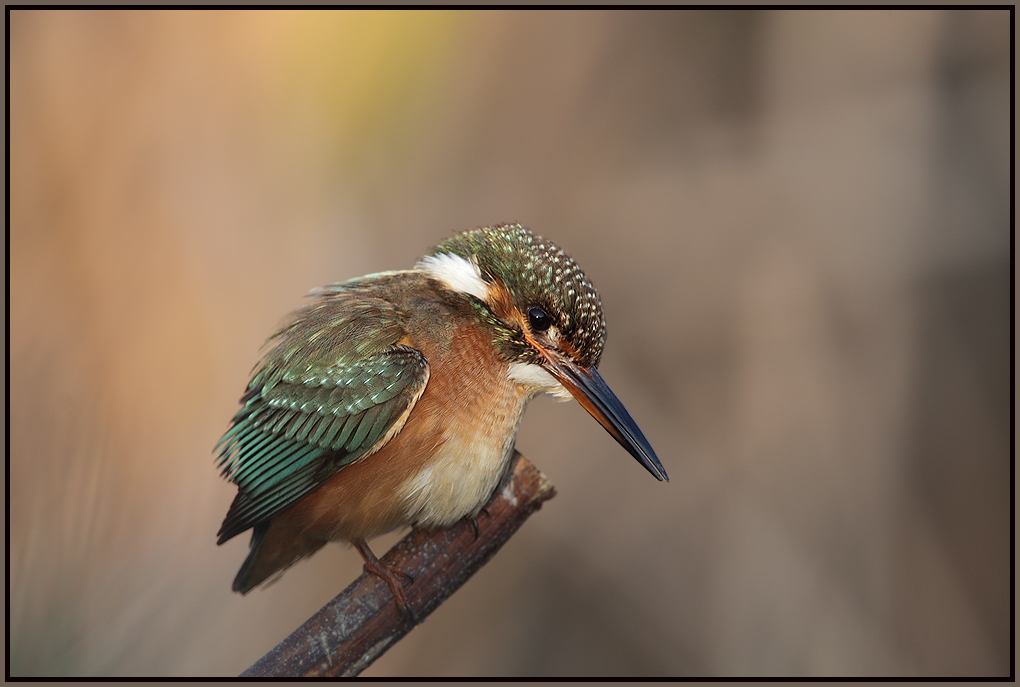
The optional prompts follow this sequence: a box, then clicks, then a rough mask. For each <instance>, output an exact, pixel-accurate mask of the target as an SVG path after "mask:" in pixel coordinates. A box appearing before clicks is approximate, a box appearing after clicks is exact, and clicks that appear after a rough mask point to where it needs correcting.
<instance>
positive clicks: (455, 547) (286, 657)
mask: <svg viewBox="0 0 1020 687" xmlns="http://www.w3.org/2000/svg"><path fill="white" fill-rule="evenodd" d="M514 457H515V458H516V459H517V464H516V466H515V467H514V470H513V473H512V475H511V477H510V479H509V480H508V481H507V483H506V485H505V486H504V487H503V489H502V490H497V494H496V496H495V497H494V498H493V499H492V501H491V502H490V503H489V504H488V505H487V506H486V511H487V512H488V516H486V514H485V513H482V514H480V515H479V519H478V523H477V526H478V531H477V536H476V533H475V530H474V529H473V528H472V525H471V523H469V522H466V521H461V522H459V523H457V524H456V525H454V526H453V527H450V528H448V529H445V530H437V531H434V532H429V531H424V530H412V531H411V532H410V534H408V535H407V536H406V537H404V538H403V539H401V540H400V542H398V543H397V545H396V546H394V547H393V548H392V549H390V550H389V552H387V553H386V555H385V556H383V561H385V562H386V563H388V564H389V565H391V566H396V567H397V568H398V569H399V570H402V571H404V572H406V573H408V574H409V575H411V576H412V577H413V578H414V583H413V584H411V585H409V586H408V587H406V588H405V594H406V595H407V601H408V604H409V606H410V608H411V610H412V611H413V612H414V618H413V619H409V618H407V617H405V616H404V615H402V614H401V613H400V611H398V610H397V607H396V604H395V603H394V601H393V595H392V594H391V593H390V589H389V587H387V586H386V583H385V582H383V580H381V579H380V578H378V577H376V576H375V575H371V574H369V573H363V574H362V575H361V577H359V578H358V579H357V580H355V581H354V583H353V584H351V586H349V587H348V588H347V589H345V590H344V591H342V592H341V593H340V594H339V595H338V596H337V597H336V598H334V599H333V600H332V601H330V602H329V603H328V604H326V605H325V606H324V607H323V608H322V610H320V611H319V612H318V613H316V614H315V615H314V616H312V617H311V618H309V619H308V621H307V622H306V623H305V624H304V625H302V626H301V627H299V628H298V629H297V630H295V631H294V633H293V634H292V635H291V636H290V637H287V639H285V640H283V641H282V642H280V644H279V645H277V647H276V648H275V649H273V650H272V651H270V652H269V653H268V654H266V655H265V656H263V657H262V658H261V659H259V660H258V661H257V662H256V663H255V664H254V665H253V666H251V667H250V668H248V670H246V671H244V672H243V673H241V677H297V676H306V677H313V676H320V675H322V676H345V677H352V676H355V675H357V674H359V673H360V672H361V671H362V670H364V669H365V668H367V667H368V666H369V665H371V663H372V661H374V660H375V659H376V658H378V657H379V656H381V655H382V654H383V652H385V651H386V650H387V649H388V648H390V647H391V646H393V645H394V644H395V643H396V642H397V641H398V640H399V639H400V638H401V637H403V636H404V635H405V634H407V633H408V632H410V631H411V629H412V628H413V627H414V626H415V625H417V624H418V623H420V622H421V621H423V620H424V619H425V618H426V617H427V616H428V615H429V613H431V612H432V611H433V610H435V609H436V608H437V607H438V606H439V604H441V603H443V601H445V600H446V599H447V597H449V596H450V595H451V594H453V592H455V591H457V589H458V588H459V587H460V586H461V585H462V584H464V583H465V582H466V581H467V580H468V578H470V577H471V576H472V575H473V574H474V573H475V572H476V571H478V569H479V568H481V567H482V566H483V565H485V563H487V562H488V560H489V559H490V558H492V556H493V554H495V553H496V551H498V550H499V549H500V547H501V546H503V544H504V543H506V541H507V540H508V539H509V538H510V536H511V535H512V534H513V533H514V532H516V531H517V528H519V527H520V526H521V524H523V522H524V521H525V520H527V518H528V516H529V515H531V514H532V513H533V512H535V511H536V510H538V509H539V508H540V507H541V505H542V502H543V501H548V500H549V499H551V498H552V497H553V496H555V495H556V491H555V489H553V486H552V484H551V483H550V482H549V481H548V480H547V479H546V478H545V475H543V474H542V473H541V472H539V470H538V469H537V468H536V467H535V466H534V465H532V464H531V463H530V462H529V461H528V459H526V458H524V457H523V456H521V455H520V454H519V453H517V452H516V451H515V452H514Z"/></svg>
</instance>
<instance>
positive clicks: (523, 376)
mask: <svg viewBox="0 0 1020 687" xmlns="http://www.w3.org/2000/svg"><path fill="white" fill-rule="evenodd" d="M507 377H509V378H510V381H512V382H515V383H516V384H520V385H521V386H523V387H524V388H526V389H528V390H529V391H530V392H531V393H533V394H551V395H552V396H553V398H555V399H556V400H558V401H569V400H570V399H572V398H573V396H572V395H571V393H570V392H569V391H567V390H566V388H565V387H564V386H563V385H562V384H560V383H559V382H558V381H556V379H555V378H554V377H553V376H552V375H551V374H549V373H548V372H546V371H545V370H544V369H542V367H541V366H539V365H535V364H534V363H511V364H510V367H509V368H508V369H507Z"/></svg>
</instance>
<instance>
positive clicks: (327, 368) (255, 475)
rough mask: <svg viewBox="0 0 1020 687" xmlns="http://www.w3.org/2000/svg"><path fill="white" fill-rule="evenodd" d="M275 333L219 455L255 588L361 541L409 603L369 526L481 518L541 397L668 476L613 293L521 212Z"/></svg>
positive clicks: (230, 529)
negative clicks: (611, 334)
mask: <svg viewBox="0 0 1020 687" xmlns="http://www.w3.org/2000/svg"><path fill="white" fill-rule="evenodd" d="M309 295H310V296H311V297H312V299H313V300H312V301H311V302H310V303H309V304H308V305H306V306H305V307H304V308H302V309H300V310H298V311H297V312H295V313H293V314H292V315H291V317H290V319H289V320H288V321H287V323H286V324H285V325H284V326H283V327H282V329H280V331H278V332H277V333H276V334H274V335H273V336H272V337H270V339H269V340H268V341H267V344H266V345H267V347H268V350H267V352H266V353H265V355H264V356H263V358H262V359H261V361H260V362H259V363H258V364H257V365H256V367H255V369H254V370H253V372H252V377H251V381H250V382H249V383H248V387H247V390H246V392H245V393H244V395H243V396H242V397H241V399H240V404H241V409H240V410H239V411H238V412H237V414H236V415H235V416H234V418H233V421H232V424H231V426H230V428H229V429H228V430H227V432H226V433H225V434H224V435H223V438H222V439H220V442H219V443H218V444H217V446H216V449H215V450H218V457H217V464H218V466H220V467H221V468H222V474H223V476H224V477H226V478H227V479H228V480H229V481H230V482H232V483H234V484H235V485H237V489H238V491H237V496H236V497H235V498H234V501H233V503H232V504H231V506H230V509H229V510H228V512H227V515H226V517H225V519H224V520H223V524H222V526H221V527H220V530H219V532H218V536H219V539H218V542H217V543H218V544H223V543H224V542H226V541H227V540H229V539H231V538H232V537H235V536H237V535H238V534H241V533H242V532H245V531H246V530H249V529H251V530H252V535H251V543H250V548H249V553H248V557H247V558H246V559H245V561H244V563H243V564H242V565H241V569H240V571H239V572H238V573H237V577H236V578H235V579H234V583H233V589H234V591H236V592H240V593H242V594H245V593H247V592H249V591H251V590H252V589H254V588H255V587H256V586H258V585H260V584H262V583H263V582H265V581H266V580H268V579H269V578H270V577H271V576H272V577H273V580H275V579H276V577H277V576H278V575H280V574H282V573H283V571H284V570H285V569H286V568H288V567H289V566H291V565H292V564H294V563H295V562H296V561H298V560H300V559H301V558H304V557H307V556H310V555H312V554H313V553H315V552H316V551H318V550H319V549H320V548H322V546H324V545H325V544H326V543H327V542H330V541H340V542H348V543H350V544H352V545H353V546H354V547H355V548H356V549H357V550H358V552H359V553H360V554H361V557H362V559H363V560H364V564H365V569H366V570H367V571H369V572H371V573H373V574H375V575H378V576H379V577H381V578H382V579H383V580H385V582H386V583H387V585H388V586H389V588H390V590H391V591H392V594H393V597H394V600H395V602H396V605H397V607H398V609H399V610H401V611H404V612H408V605H407V599H406V596H405V594H404V590H403V587H402V585H403V584H404V583H406V581H407V580H406V579H403V578H408V579H409V576H407V575H406V574H404V573H402V572H401V571H400V570H398V569H396V568H391V567H389V566H388V565H387V564H385V563H383V562H382V561H381V560H379V559H378V558H377V557H376V556H375V554H374V553H373V552H372V550H371V549H370V548H369V546H368V540H369V539H371V538H373V537H375V536H378V535H381V534H384V533H386V532H389V531H391V530H394V529H397V528H400V527H405V526H412V527H418V528H430V529H434V528H443V527H448V526H450V525H453V524H454V523H456V522H458V521H459V520H462V519H467V520H468V521H469V522H471V523H473V524H474V525H475V526H476V527H477V521H476V518H477V516H478V515H479V514H480V513H481V511H482V510H483V509H484V507H485V505H486V504H487V503H488V502H489V500H490V499H491V498H492V496H493V495H494V492H495V490H496V488H497V485H499V484H500V483H501V481H502V479H503V478H504V477H505V476H507V474H508V472H509V470H510V469H511V468H512V465H511V456H512V454H513V447H514V440H515V439H516V436H517V430H518V428H519V427H520V425H521V419H522V418H523V416H524V411H525V408H526V407H527V405H528V402H529V401H531V399H533V398H534V397H535V396H537V395H538V394H541V393H548V394H551V395H552V396H554V397H558V398H561V399H569V398H575V399H577V400H578V401H579V402H580V404H581V405H582V406H583V407H584V408H585V410H587V411H588V412H589V413H590V414H591V415H592V416H593V417H594V418H595V419H596V420H597V421H598V422H599V423H600V424H601V425H602V426H603V427H604V428H605V429H606V430H607V431H608V432H609V434H610V435H612V437H613V438H614V439H616V441H618V442H619V443H620V444H621V445H622V446H623V448H625V449H626V450H627V451H628V452H629V453H630V454H631V455H632V456H633V457H634V458H636V459H637V461H638V462H639V463H640V464H641V465H643V466H644V467H645V468H646V469H647V470H648V471H649V472H650V473H651V474H652V475H653V476H654V477H655V478H656V479H658V480H660V481H661V480H667V481H668V479H669V478H668V477H667V475H666V471H665V470H664V469H663V467H662V464H661V463H660V462H659V459H658V458H657V457H656V455H655V452H654V451H653V450H652V447H651V445H650V444H649V443H648V440H647V439H645V436H644V434H642V432H641V430H640V429H639V428H638V426H637V424H636V423H635V422H634V420H633V419H632V418H631V416H630V414H629V413H628V412H627V410H626V409H625V408H624V406H623V404H622V403H621V402H620V401H619V400H618V399H617V397H616V395H615V394H614V393H613V392H612V391H611V390H610V388H609V386H608V385H607V384H606V382H605V381H603V379H602V376H601V375H600V374H599V372H598V369H597V368H598V364H599V359H600V358H601V356H602V349H603V346H604V344H605V340H606V323H605V319H604V317H603V314H602V302H601V299H600V298H599V295H598V292H597V291H596V290H595V287H594V286H593V285H592V283H591V281H589V280H588V278H587V277H586V276H585V274H584V272H582V271H581V268H580V267H578V265H577V263H576V262H574V260H573V259H571V258H570V257H569V256H568V255H567V254H566V253H564V252H563V251H562V250H561V249H560V248H558V247H557V246H556V245H555V244H553V243H552V242H551V241H548V240H546V239H544V238H542V237H540V236H538V235H536V234H534V233H532V232H531V230H529V229H527V228H526V227H523V226H521V225H520V224H500V225H496V226H492V227H484V228H479V229H474V230H471V231H466V232H463V233H460V234H456V235H454V236H453V237H451V238H448V239H446V240H445V241H442V242H441V243H440V244H439V245H438V246H436V247H435V248H434V249H433V250H432V252H431V253H429V254H428V255H426V256H425V257H423V258H422V259H421V260H420V261H418V263H417V264H416V265H415V266H414V269H411V270H403V271H393V272H380V273H376V274H370V275H368V276H365V277H360V278H357V279H352V280H350V281H347V282H342V283H336V284H332V285H329V286H325V287H321V288H318V289H315V290H313V291H312V293H311V294H309Z"/></svg>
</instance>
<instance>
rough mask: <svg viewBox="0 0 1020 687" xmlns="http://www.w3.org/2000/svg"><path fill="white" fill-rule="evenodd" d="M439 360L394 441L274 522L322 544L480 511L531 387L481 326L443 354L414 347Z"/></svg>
mask: <svg viewBox="0 0 1020 687" xmlns="http://www.w3.org/2000/svg"><path fill="white" fill-rule="evenodd" d="M409 343H410V344H411V345H413V346H415V347H416V348H418V349H419V350H421V351H422V353H423V354H424V355H425V357H426V359H427V360H428V361H429V368H430V376H429V382H428V385H427V386H426V388H425V391H424V392H423V393H422V396H421V398H420V399H419V400H418V402H417V404H415V406H414V407H413V408H412V410H411V413H410V415H409V416H408V418H407V422H406V423H405V424H404V427H403V429H402V430H400V432H399V433H397V435H396V436H394V437H393V438H392V439H391V440H390V441H389V443H388V444H386V445H385V446H384V447H383V448H382V449H380V450H379V451H377V452H376V453H374V454H372V455H370V456H368V457H367V458H364V459H363V460H361V461H359V462H357V463H354V464H352V465H349V466H347V467H346V468H344V469H343V470H341V471H340V472H338V473H337V474H336V475H334V476H333V477H332V478H330V479H329V480H328V481H327V482H326V483H324V484H323V485H322V486H321V487H319V488H318V489H316V490H315V491H314V492H312V493H311V494H309V495H308V496H307V497H305V498H304V499H302V500H301V501H299V502H298V503H296V504H294V505H293V506H291V507H290V508H288V509H286V510H284V511H282V512H281V513H280V514H279V515H277V516H276V517H275V518H274V528H275V527H286V528H287V529H292V530H297V531H300V532H302V533H304V534H305V535H307V536H311V537H314V538H321V539H348V540H351V539H369V538H371V537H374V536H376V535H379V534H382V533H384V532H388V531H390V530H392V529H394V528H396V527H399V526H401V525H411V524H415V523H417V524H420V525H424V526H445V525H449V524H452V523H453V522H455V521H456V520H458V519H460V518H462V517H464V516H465V515H469V514H474V513H477V511H478V510H479V509H481V507H482V506H483V505H484V504H485V502H486V501H487V499H488V497H489V496H490V495H491V493H492V489H493V488H494V487H495V485H496V483H497V481H498V479H499V477H500V474H501V472H502V469H503V468H504V467H505V459H506V458H508V456H509V453H510V449H511V447H512V443H513V438H514V436H515V435H516V432H517V427H518V426H519V423H520V419H521V416H522V415H523V412H524V407H525V405H526V404H527V401H528V398H527V396H526V393H525V391H524V390H523V389H522V388H521V387H519V386H517V385H516V384H514V383H512V382H511V381H510V380H509V379H508V378H507V374H506V363H504V362H502V361H500V360H499V359H498V358H497V357H496V356H495V353H494V351H493V348H492V345H491V342H490V341H489V340H488V339H487V338H486V336H485V335H484V334H483V333H482V332H480V331H478V330H477V329H476V328H474V327H471V326H469V325H466V324H465V325H462V326H460V327H459V328H458V329H457V330H456V332H455V333H454V335H453V338H452V340H451V345H450V346H449V347H444V349H443V350H442V351H440V350H436V349H434V348H432V347H430V346H429V343H428V342H427V341H413V340H412V341H411V342H409Z"/></svg>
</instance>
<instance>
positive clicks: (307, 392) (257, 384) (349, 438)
mask: <svg viewBox="0 0 1020 687" xmlns="http://www.w3.org/2000/svg"><path fill="white" fill-rule="evenodd" d="M380 278H381V279H384V280H385V278H386V277H385V276H383V277H380ZM373 285H374V284H373V280H372V279H368V280H365V279H363V280H359V281H355V282H349V283H347V284H339V285H335V286H333V287H328V288H327V289H324V290H323V291H322V293H321V295H320V296H319V297H318V298H317V301H316V302H315V303H314V304H312V305H311V306H309V307H307V308H305V309H303V310H302V311H299V312H298V313H296V317H295V319H294V320H293V322H292V323H291V324H290V325H288V326H287V327H285V328H284V329H283V330H282V331H280V332H279V333H278V334H276V335H275V336H274V337H273V338H272V339H270V342H275V346H274V347H273V348H272V349H271V350H270V351H269V353H267V354H266V356H265V357H264V358H263V359H262V362H261V363H260V365H259V367H258V369H257V371H256V373H255V375H254V376H253V378H252V380H251V382H250V383H249V384H248V391H247V393H245V395H244V396H243V397H242V399H241V403H242V407H241V410H240V411H238V413H237V414H236V415H235V416H234V420H233V425H232V427H231V428H230V429H229V430H228V431H227V433H226V434H225V435H224V436H223V438H222V439H221V440H220V443H219V444H218V448H219V449H220V452H219V459H218V464H219V465H220V466H222V467H223V474H224V476H226V477H227V478H228V479H229V480H230V481H231V482H234V483H235V484H237V486H238V495H237V498H236V499H235V500H234V503H233V505H231V507H230V511H229V512H228V513H227V517H226V519H225V520H224V522H223V525H222V527H221V528H220V532H219V542H220V543H222V542H224V541H226V540H228V539H230V538H231V537H233V536H235V535H237V534H240V533H241V532H244V531H245V530H247V529H249V528H251V527H253V526H255V525H257V524H259V523H260V522H263V521H265V520H267V519H268V518H271V517H272V516H273V515H274V514H276V513H277V512H279V511H280V510H282V509H284V508H286V507H287V506H289V505H291V504H292V503H294V502H295V501H297V500H298V499H300V498H301V497H302V496H304V495H306V494H308V493H309V492H310V491H312V490H313V489H315V488H316V487H317V486H319V485H320V484H322V483H323V482H324V481H325V480H327V479H328V478H329V477H331V476H332V475H334V474H336V472H337V471H339V470H340V469H342V468H343V467H344V466H346V465H349V464H350V463H352V462H353V461H355V460H357V459H358V458H361V457H362V456H363V455H365V453H366V452H367V451H369V450H370V449H371V448H372V447H373V446H375V445H376V443H377V442H378V441H379V440H380V439H381V438H382V437H383V436H384V435H385V434H386V432H387V431H388V430H389V429H390V428H391V427H393V425H394V423H396V422H397V420H398V419H399V418H400V417H401V415H403V414H404V412H405V411H407V409H408V408H409V407H410V405H411V403H413V401H414V398H415V397H416V396H417V395H418V394H419V393H420V392H421V390H422V387H423V385H424V383H425V381H426V380H427V377H428V363H427V362H426V361H425V359H424V357H423V356H422V354H421V353H420V352H419V351H417V350H415V349H413V348H410V347H408V346H402V345H398V344H397V342H398V341H399V339H400V338H401V337H402V336H403V335H404V329H403V326H402V320H403V314H402V313H401V312H400V311H399V310H398V309H397V308H395V307H394V306H393V305H392V304H391V303H389V302H388V301H385V300H382V299H378V298H372V297H371V295H370V294H371V291H372V287H373Z"/></svg>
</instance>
